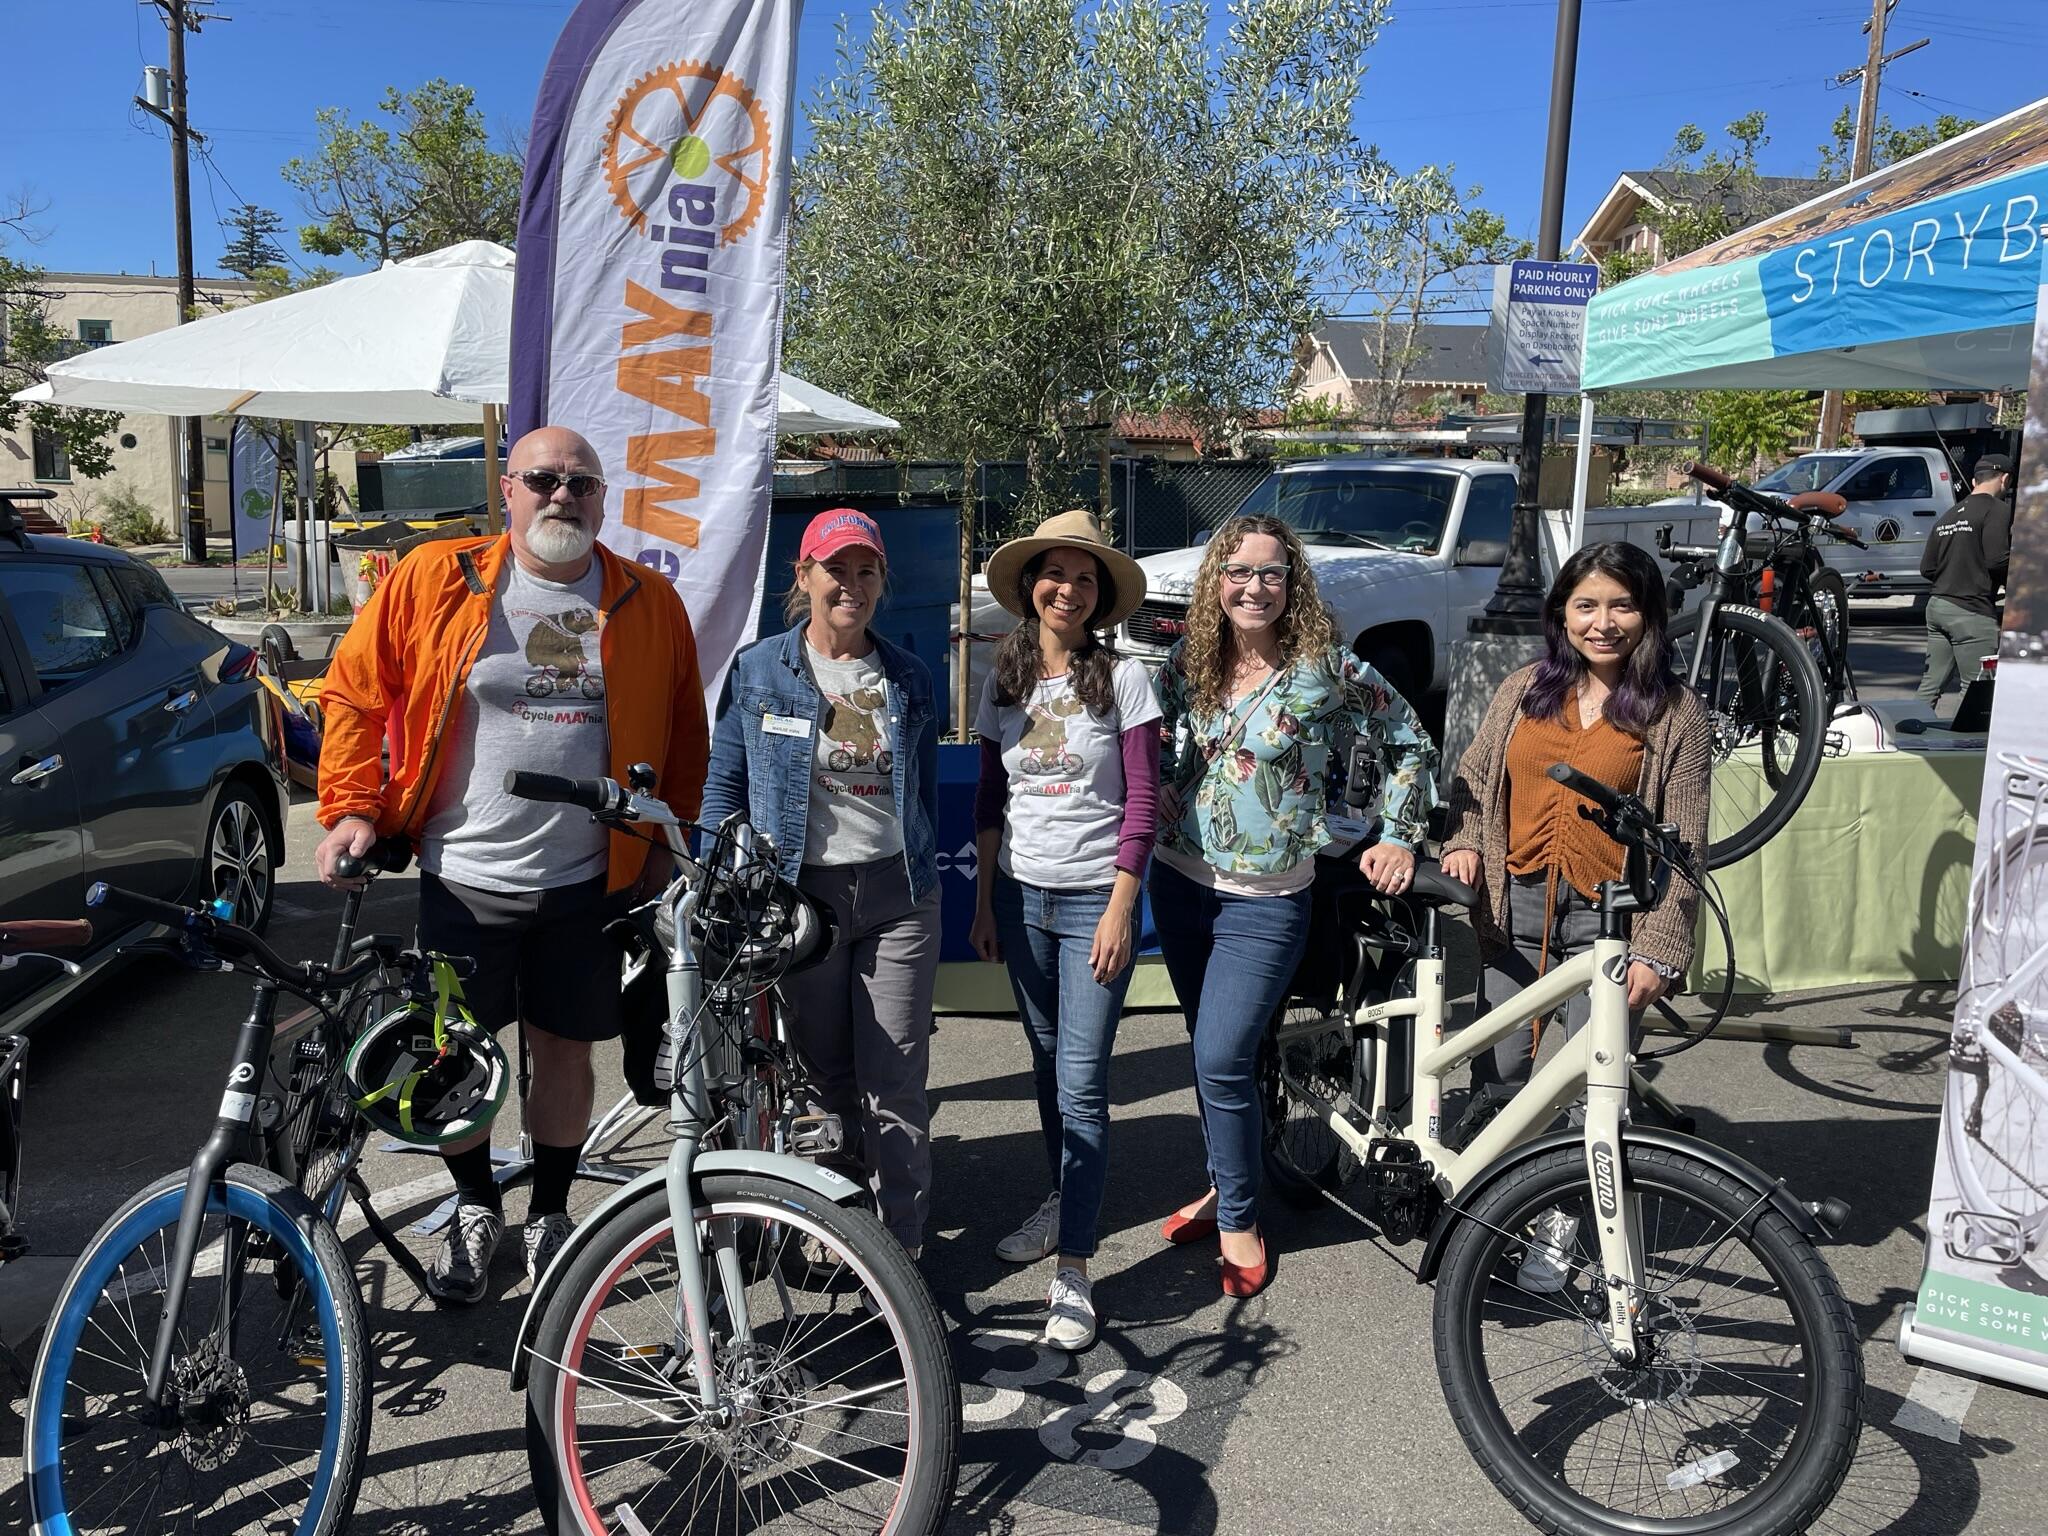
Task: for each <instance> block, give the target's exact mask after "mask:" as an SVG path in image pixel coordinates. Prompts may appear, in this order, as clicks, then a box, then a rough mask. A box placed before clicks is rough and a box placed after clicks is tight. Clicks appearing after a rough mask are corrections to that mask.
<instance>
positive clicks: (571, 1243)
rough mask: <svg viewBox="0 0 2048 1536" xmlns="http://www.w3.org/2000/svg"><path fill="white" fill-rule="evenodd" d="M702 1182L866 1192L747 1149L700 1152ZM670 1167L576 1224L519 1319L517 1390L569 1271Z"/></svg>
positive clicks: (841, 1194)
mask: <svg viewBox="0 0 2048 1536" xmlns="http://www.w3.org/2000/svg"><path fill="white" fill-rule="evenodd" d="M694 1167H695V1171H696V1175H697V1177H698V1178H699V1179H701V1178H703V1176H704V1175H706V1174H709V1173H753V1174H759V1175H761V1176H762V1177H764V1178H770V1179H779V1180H781V1181H782V1182H783V1183H785V1184H795V1185H798V1186H799V1187H801V1188H803V1189H806V1190H808V1191H810V1192H811V1193H812V1194H814V1195H817V1196H819V1197H821V1198H822V1199H825V1200H829V1201H830V1202H831V1203H832V1204H834V1205H846V1204H849V1203H850V1202H852V1201H854V1200H858V1199H859V1198H860V1196H861V1187H860V1186H859V1185H858V1184H856V1183H854V1182H853V1181H852V1180H851V1179H848V1178H846V1177H844V1176H843V1175H841V1174H837V1173H834V1172H833V1171H832V1170H831V1169H829V1168H820V1167H819V1166H818V1165H817V1164H816V1163H810V1162H806V1161H804V1159H802V1158H800V1157H790V1156H787V1155H786V1154H783V1153H780V1152H750V1151H746V1150H744V1149H724V1148H722V1149H720V1150H717V1151H713V1152H699V1153H698V1154H697V1160H696V1163H695V1165H694ZM667 1183H668V1165H667V1164H666V1163H663V1164H660V1165H658V1166H656V1167H653V1168H650V1169H648V1170H647V1171H646V1172H645V1173H643V1174H641V1175H640V1176H639V1177H638V1178H637V1179H635V1180H633V1182H632V1183H630V1184H627V1185H625V1186H623V1187H622V1188H620V1189H618V1190H616V1191H614V1192H613V1194H612V1195H611V1196H610V1198H608V1199H607V1200H606V1201H605V1202H604V1203H603V1204H602V1205H600V1206H599V1207H598V1208H597V1209H596V1210H594V1211H592V1212H591V1213H590V1215H589V1216H588V1217H586V1218H585V1219H584V1220H582V1221H580V1222H578V1223H577V1224H576V1230H575V1231H574V1232H571V1233H570V1234H569V1240H568V1241H567V1242H566V1243H564V1244H562V1248H561V1251H560V1252H559V1253H557V1254H556V1255H555V1256H554V1258H553V1259H552V1260H551V1261H550V1262H549V1264H548V1267H547V1271H546V1273H544V1274H543V1275H542V1276H541V1277H540V1284H538V1285H536V1286H535V1287H534V1288H533V1295H532V1296H531V1297H530V1298H529V1299H528V1300H527V1303H526V1315H525V1316H524V1317H522V1318H520V1320H519V1336H518V1338H517V1339H516V1340H515V1341H514V1342H513V1345H512V1390H513V1391H514V1392H523V1391H525V1390H526V1357H527V1346H528V1345H529V1344H531V1343H532V1342H533V1338H534V1335H535V1334H537V1333H538V1332H539V1331H540V1320H541V1319H542V1318H543V1317H545V1316H546V1315H547V1310H548V1305H549V1303H550V1302H552V1301H553V1300H554V1295H555V1292H556V1291H557V1290H559V1289H560V1288H561V1283H562V1276H564V1275H566V1274H567V1273H568V1272H569V1266H570V1264H571V1263H573V1262H574V1261H575V1259H576V1256H577V1255H578V1254H580V1253H581V1252H582V1251H583V1250H584V1249H585V1248H587V1247H589V1246H590V1244H591V1243H592V1242H593V1241H595V1240H596V1238H597V1236H598V1234H600V1233H601V1232H603V1231H604V1229H605V1228H606V1227H607V1226H609V1225H610V1224H611V1223H612V1221H614V1220H615V1219H616V1218H617V1217H618V1215H619V1213H620V1212H621V1211H623V1210H624V1209H625V1208H626V1207H627V1206H629V1205H631V1204H632V1203H633V1202H634V1201H636V1200H638V1199H640V1198H641V1197H642V1196H643V1195H645V1194H646V1193H647V1191H648V1190H650V1189H659V1188H664V1187H666V1185H667Z"/></svg>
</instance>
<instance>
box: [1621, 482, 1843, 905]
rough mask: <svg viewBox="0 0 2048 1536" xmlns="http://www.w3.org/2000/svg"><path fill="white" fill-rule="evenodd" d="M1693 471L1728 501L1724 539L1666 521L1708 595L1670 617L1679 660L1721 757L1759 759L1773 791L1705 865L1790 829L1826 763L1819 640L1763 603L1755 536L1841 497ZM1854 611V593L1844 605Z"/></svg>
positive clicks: (1691, 582)
mask: <svg viewBox="0 0 2048 1536" xmlns="http://www.w3.org/2000/svg"><path fill="white" fill-rule="evenodd" d="M1686 473H1687V474H1689V475H1692V476H1693V477H1694V478H1695V479H1697V480H1699V481H1700V483H1701V484H1703V485H1706V486H1708V487H1709V488H1710V489H1712V490H1713V491H1714V494H1715V496H1716V498H1717V499H1719V500H1720V501H1721V502H1722V504H1723V509H1724V510H1723V511H1722V514H1721V523H1720V543H1719V544H1718V545H1717V546H1716V547H1714V548H1712V549H1708V548H1705V547H1704V546H1685V545H1674V544H1672V543H1671V539H1670V534H1669V531H1668V529H1660V530H1659V532H1658V536H1657V546H1658V550H1659V552H1660V553H1661V554H1663V555H1664V556H1665V557H1666V558H1667V559H1672V560H1676V561H1677V562H1679V570H1678V575H1677V577H1676V578H1675V580H1676V582H1677V584H1678V585H1679V586H1681V587H1684V586H1701V587H1703V588H1704V589H1705V591H1704V595H1703V596H1702V597H1701V600H1700V602H1699V605H1698V606H1697V607H1695V608H1693V609H1692V610H1690V611H1689V612H1686V613H1682V614H1679V615H1678V616H1677V617H1676V618H1674V619H1673V620H1672V621H1671V629H1670V636H1671V646H1672V665H1673V667H1674V669H1675V670H1676V671H1677V672H1678V674H1679V676H1680V677H1681V678H1683V679H1684V680H1685V683H1686V686H1687V687H1689V688H1691V689H1692V690H1693V691H1694V692H1696V693H1698V694H1699V696H1700V698H1701V701H1702V702H1704V703H1705V704H1706V706H1707V713H1708V718H1709V719H1710V720H1711V722H1712V726H1713V752H1714V761H1715V764H1716V766H1717V767H1718V766H1721V765H1724V764H1726V763H1727V762H1729V761H1731V760H1734V761H1740V762H1745V763H1746V762H1749V761H1751V760H1755V761H1756V762H1757V763H1758V765H1759V768H1760V770H1761V775H1760V776H1761V778H1762V780H1763V788H1764V790H1765V792H1764V793H1761V794H1759V796H1758V808H1757V810H1756V812H1755V813H1754V814H1753V815H1751V816H1750V817H1749V818H1748V819H1747V821H1745V822H1744V823H1743V824H1742V825H1740V826H1737V827H1736V828H1734V829H1733V830H1732V831H1730V832H1729V833H1728V834H1727V835H1726V836H1725V837H1721V838H1717V839H1715V840H1714V841H1712V842H1711V843H1710V844H1709V846H1708V848H1707V858H1706V866H1707V868H1708V869H1719V868H1721V867H1722V866H1723V865H1725V864H1733V863H1734V862H1735V861H1736V860H1738V859H1743V858H1747V857H1748V856H1749V855H1750V854H1752V853H1754V852H1756V850H1757V849H1759V848H1761V847H1762V846H1763V845H1764V844H1765V843H1767V842H1769V841H1770V840H1771V839H1772V838H1773V837H1775V836H1777V834H1778V833H1779V832H1780V831H1781V830H1783V828H1784V826H1785V823H1786V822H1788V821H1790V820H1791V819H1792V815H1793V813H1794V812H1795V811H1797V810H1798V809H1799V806H1800V803H1801V802H1802V801H1803V800H1805V798H1806V792H1807V791H1808V790H1809V789H1811V788H1812V787H1813V779H1814V775H1815V774H1816V773H1818V772H1819V771H1820V759H1821V752H1822V750H1823V748H1824V747H1825V745H1826V739H1825V738H1826V733H1827V726H1828V721H1829V719H1830V718H1831V716H1830V714H1829V711H1828V708H1827V687H1826V684H1825V683H1824V682H1823V680H1822V677H1821V672H1820V668H1819V667H1818V666H1817V665H1816V664H1815V661H1814V655H1813V651H1812V648H1811V645H1810V642H1809V641H1807V640H1802V639H1801V638H1800V636H1799V635H1798V634H1796V633H1795V632H1794V631H1793V630H1792V628H1791V627H1790V626H1789V625H1788V624H1786V623H1785V622H1784V620H1783V619H1782V618H1780V617H1778V616H1777V615H1776V614H1772V613H1766V612H1764V611H1763V610H1762V609H1760V608H1758V607H1757V606H1755V603H1754V601H1753V599H1754V598H1755V597H1756V596H1757V595H1758V594H1757V593H1756V591H1755V590H1754V588H1755V581H1754V577H1755V572H1754V570H1753V569H1752V568H1751V564H1750V555H1749V546H1748V539H1747V532H1748V523H1749V519H1750V518H1751V516H1758V517H1762V518H1763V519H1765V526H1766V528H1768V527H1769V526H1770V520H1771V519H1774V518H1780V517H1790V518H1793V519H1795V520H1803V519H1804V518H1805V517H1806V516H1807V515H1808V513H1807V511H1806V510H1804V509H1805V508H1808V507H1811V508H1812V509H1813V510H1814V511H1816V512H1817V511H1819V510H1820V508H1821V505H1822V503H1827V504H1833V503H1836V502H1838V501H1839V498H1837V497H1831V496H1828V495H1827V493H1825V492H1807V493H1803V494H1802V495H1799V496H1795V497H1793V498H1792V499H1791V500H1790V501H1779V500H1778V499H1777V498H1776V497H1772V496H1765V495H1763V494H1761V493H1759V492H1757V491H1753V490H1751V489H1750V488H1749V487H1748V486H1745V485H1740V484H1737V483H1736V482H1735V481H1733V480H1731V479H1729V478H1728V477H1727V476H1726V475H1723V474H1722V473H1721V472H1720V471H1719V470H1717V469H1713V468H1711V467H1710V466H1708V465H1705V464H1692V465H1688V466H1687V468H1686ZM1841 611H1842V613H1843V614H1844V616H1845V618H1846V615H1847V612H1848V608H1847V605H1846V599H1845V601H1844V606H1843V608H1842V610H1841Z"/></svg>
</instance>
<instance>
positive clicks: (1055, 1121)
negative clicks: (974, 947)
mask: <svg viewBox="0 0 2048 1536" xmlns="http://www.w3.org/2000/svg"><path fill="white" fill-rule="evenodd" d="M1112 889H1113V888H1112V887H1110V886H1106V885H1102V886H1096V887H1095V888H1094V889H1092V890H1085V891H1054V890H1048V889H1046V888H1045V887H1043V886H1036V885H1026V884H1024V883H1023V882H1021V881H1018V880H1012V879H1011V878H1010V877H1009V876H1008V875H1002V874H999V875H997V876H996V883H995V889H994V891H993V892H991V902H990V905H991V906H992V907H993V909H994V912H995V919H996V937H997V938H998V939H999V940H1000V941H1001V943H1002V946H1003V964H1004V965H1005V966H1007V967H1008V969H1009V972H1010V989H1011V990H1012V991H1013V992H1015V993H1016V994H1017V1012H1018V1013H1020V1014H1021V1015H1023V1018H1024V1035H1025V1038H1026V1039H1027V1040H1028V1041H1030V1043H1031V1072H1032V1076H1033V1078H1034V1079H1035V1080H1036V1083H1037V1086H1038V1126H1039V1130H1040V1131H1041V1132H1043V1134H1044V1136H1045V1156H1046V1161H1047V1162H1048V1163H1049V1164H1050V1165H1051V1168H1052V1181H1053V1188H1055V1189H1057V1190H1058V1191H1059V1192H1060V1252H1061V1253H1062V1254H1065V1255H1066V1256H1067V1257H1069V1258H1075V1259H1086V1258H1090V1257H1092V1256H1093V1255H1094V1253H1095V1229H1096V1225H1097V1222H1098V1221H1099V1219H1100V1218H1101V1215H1102V1190H1103V1185H1104V1184H1105V1182H1106V1181H1107V1179H1108V1175H1109V1058H1110V1054H1111V1053H1112V1052H1113V1051H1114V1050H1115V1049H1116V1026H1117V1020H1118V1019H1119V1018H1120V1017H1122V1015H1123V1010H1124V993H1125V992H1127V991H1128V990H1129V989H1130V985H1131V969H1132V967H1131V966H1129V965H1126V966H1125V967H1124V969H1123V974H1122V975H1120V976H1118V977H1117V978H1116V979H1115V980H1114V981H1112V982H1111V983H1110V984H1109V985H1108V986H1106V987H1105V986H1103V985H1101V984H1100V983H1099V982H1097V981H1096V979H1095V973H1094V972H1093V971H1092V970H1090V969H1089V966H1088V951H1089V950H1090V949H1091V948H1092V947H1093V946H1094V942H1095V925H1096V924H1097V923H1099V922H1101V921H1102V914H1103V913H1104V912H1105V911H1106V910H1107V909H1108V907H1109V894H1110V891H1111V890H1112ZM1134 921H1135V919H1134Z"/></svg>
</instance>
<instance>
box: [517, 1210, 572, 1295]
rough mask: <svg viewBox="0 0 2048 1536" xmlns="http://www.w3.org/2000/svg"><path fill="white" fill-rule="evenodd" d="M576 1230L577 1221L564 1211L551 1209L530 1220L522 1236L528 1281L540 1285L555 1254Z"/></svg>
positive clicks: (530, 1283)
mask: <svg viewBox="0 0 2048 1536" xmlns="http://www.w3.org/2000/svg"><path fill="white" fill-rule="evenodd" d="M575 1230H576V1223H575V1222H573V1221H571V1220H570V1219H569V1218H568V1216H567V1214H566V1213H564V1212H562V1211H550V1212H549V1213H548V1214H547V1215H545V1216H542V1217H540V1218H539V1219H538V1220H534V1221H529V1222H528V1223H527V1224H526V1226H525V1228H524V1229H523V1230H522V1231H521V1233H520V1236H521V1237H522V1238H524V1239H525V1242H526V1281H527V1284H529V1285H539V1284H540V1277H541V1276H542V1275H544V1274H546V1273H547V1272H548V1265H550V1264H552V1263H553V1262H554V1259H555V1255H556V1254H558V1253H560V1252H561V1251H562V1245H563V1244H564V1243H566V1242H568V1241H569V1234H570V1233H571V1232H574V1231H575Z"/></svg>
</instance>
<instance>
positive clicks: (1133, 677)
mask: <svg viewBox="0 0 2048 1536" xmlns="http://www.w3.org/2000/svg"><path fill="white" fill-rule="evenodd" d="M988 590H989V592H990V594H991V595H992V596H993V597H994V598H995V599H996V600H997V601H998V602H1000V603H1001V604H1002V605H1003V607H1004V608H1006V609H1008V610H1009V611H1010V612H1011V613H1014V614H1016V615H1017V617H1018V618H1020V619H1022V620H1023V621H1024V622H1023V623H1021V624H1019V625H1018V626H1017V628H1016V629H1015V630H1013V631H1012V632H1011V633H1010V634H1009V635H1007V636H1006V637H1005V638H1004V640H1003V643H1002V644H1001V646H999V647H998V648H997V651H996V664H995V672H994V673H993V675H991V676H990V678H989V680H988V682H987V684H986V685H985V686H984V687H983V688H982V691H981V708H980V710H979V711H978V712H977V714H976V716H975V721H974V730H975V734H976V735H977V736H978V737H980V739H981V780H980V784H979V786H978V787H977V788H976V790H975V795H974V828H975V843H976V851H977V854H978V858H977V861H976V866H975V867H976V871H977V873H976V876H975V894H976V898H977V899H976V903H975V912H974V926H973V929H972V930H971V933H970V938H971V939H972V942H973V944H974V950H975V953H976V954H978V955H980V956H981V958H982V959H984V960H1000V961H1003V962H1004V963H1005V964H1007V965H1008V967H1009V971H1010V988H1011V990H1012V991H1013V992H1015V993H1016V996H1017V1012H1018V1013H1019V1014H1020V1015H1022V1017H1023V1020H1024V1033H1025V1039H1026V1040H1027V1041H1028V1042H1029V1044H1030V1046H1031V1068H1032V1075H1033V1078H1034V1079H1035V1082H1036V1086H1037V1089H1038V1124H1039V1129H1040V1131H1041V1132H1042V1133H1043V1134H1044V1137H1045V1152H1046V1158H1047V1160H1048V1162H1049V1163H1050V1164H1051V1168H1052V1193H1051V1194H1050V1195H1048V1196H1046V1198H1045V1201H1044V1203H1043V1204H1041V1205H1040V1206H1039V1207H1038V1209H1037V1210H1036V1211H1035V1212H1034V1213H1033V1214H1032V1215H1031V1217H1030V1218H1029V1219H1028V1220H1027V1221H1026V1222H1025V1223H1024V1225H1023V1226H1021V1227H1020V1228H1018V1229H1017V1230H1016V1231H1015V1232H1012V1233H1011V1234H1010V1235H1009V1236H1008V1237H1006V1238H1004V1239H1003V1240H1002V1241H1001V1242H999V1243H997V1244H996V1254H997V1256H998V1257H1000V1258H1003V1259H1007V1260H1008V1261H1009V1262H1011V1263H1012V1264H1032V1263H1036V1262H1037V1261H1038V1260H1040V1259H1042V1258H1044V1257H1045V1256H1046V1255H1047V1254H1049V1253H1054V1252H1057V1253H1058V1254H1059V1261H1058V1263H1057V1264H1055V1265H1054V1266H1053V1280H1052V1286H1051V1289H1050V1291H1049V1292H1048V1294H1047V1298H1046V1300H1047V1305H1048V1307H1049V1308H1050V1311H1051V1315H1050V1316H1049V1317H1048V1319H1047V1320H1046V1325H1045V1342H1046V1343H1048V1344H1051V1345H1053V1346H1054V1347H1055V1348H1058V1349H1064V1350H1069V1351H1072V1352H1074V1353H1079V1352H1081V1351H1082V1350H1085V1349H1087V1348H1088V1346H1089V1345H1091V1344H1093V1343H1094V1342H1095V1299H1094V1292H1093V1289H1092V1287H1091V1286H1090V1284H1089V1279H1088V1260H1089V1259H1090V1258H1091V1257H1093V1256H1094V1253H1095V1235H1096V1223H1097V1219H1098V1218H1099V1217H1100V1215H1101V1213H1102V1190H1103V1184H1104V1181H1105V1178H1106V1176H1107V1174H1108V1168H1109V1058H1110V1055H1111V1053H1112V1052H1113V1051H1114V1050H1115V1048H1116V1026H1117V1020H1118V1018H1119V1017H1120V1016H1121V1014H1122V1013H1123V1006H1124V993H1125V992H1126V991H1127V990H1128V989H1129V987H1130V984H1131V952H1132V950H1133V949H1134V948H1135V947H1136V938H1137V929H1138V893H1139V891H1140V890H1141V889H1142V888H1143V884H1144V879H1145V865H1146V863H1147V861H1148V860H1149V859H1150V858H1151V856H1152V832H1153V828H1154V825H1155V824H1156V821H1157V815H1158V802H1159V727H1158V725H1157V723H1156V722H1157V721H1158V719H1159V704H1158V701H1157V700H1156V699H1154V698H1153V697H1152V685H1151V682H1150V680H1149V679H1147V678H1146V676H1145V669H1144V667H1143V666H1141V665H1140V664H1139V663H1138V662H1136V661H1133V660H1130V659H1128V658H1125V659H1119V658H1118V656H1117V654H1116V652H1115V651H1114V650H1113V649H1111V648H1110V647H1109V646H1108V645H1106V644H1104V643H1103V641H1102V640H1101V638H1100V637H1099V632H1100V631H1103V630H1114V629H1115V628H1116V626H1117V625H1119V624H1121V623H1122V622H1123V621H1124V620H1125V619H1126V618H1128V617H1129V616H1130V613H1131V611H1132V610H1133V609H1135V608H1136V607H1137V606H1138V604H1139V603H1140V602H1141V601H1142V600H1143V599H1144V596H1145V573H1144V572H1143V571H1141V570H1140V569H1138V562H1137V561H1135V560H1133V559H1132V558H1131V557H1130V556H1129V555H1126V554H1124V553H1122V552H1121V551H1119V550H1117V549H1115V548H1113V547H1111V545H1110V542H1109V540H1108V539H1107V538H1106V537H1105V536H1104V535H1103V532H1102V529H1101V528H1100V527H1099V526H1098V525H1097V524H1096V521H1095V519H1094V517H1093V516H1092V515H1090V514H1089V513H1087V512H1084V511H1077V512H1062V513H1061V514H1060V515H1059V516H1057V517H1053V518H1048V519H1047V520H1046V521H1044V522H1042V523H1040V524H1039V525H1038V528H1037V530H1036V531H1035V532H1034V533H1033V534H1032V535H1031V536H1030V537H1029V538H1024V539H1012V540H1010V542H1009V543H1007V544H1005V545H1003V546H1002V547H1001V548H1000V549H998V550H997V551H996V552H995V553H994V554H993V555H991V556H989V561H988Z"/></svg>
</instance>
